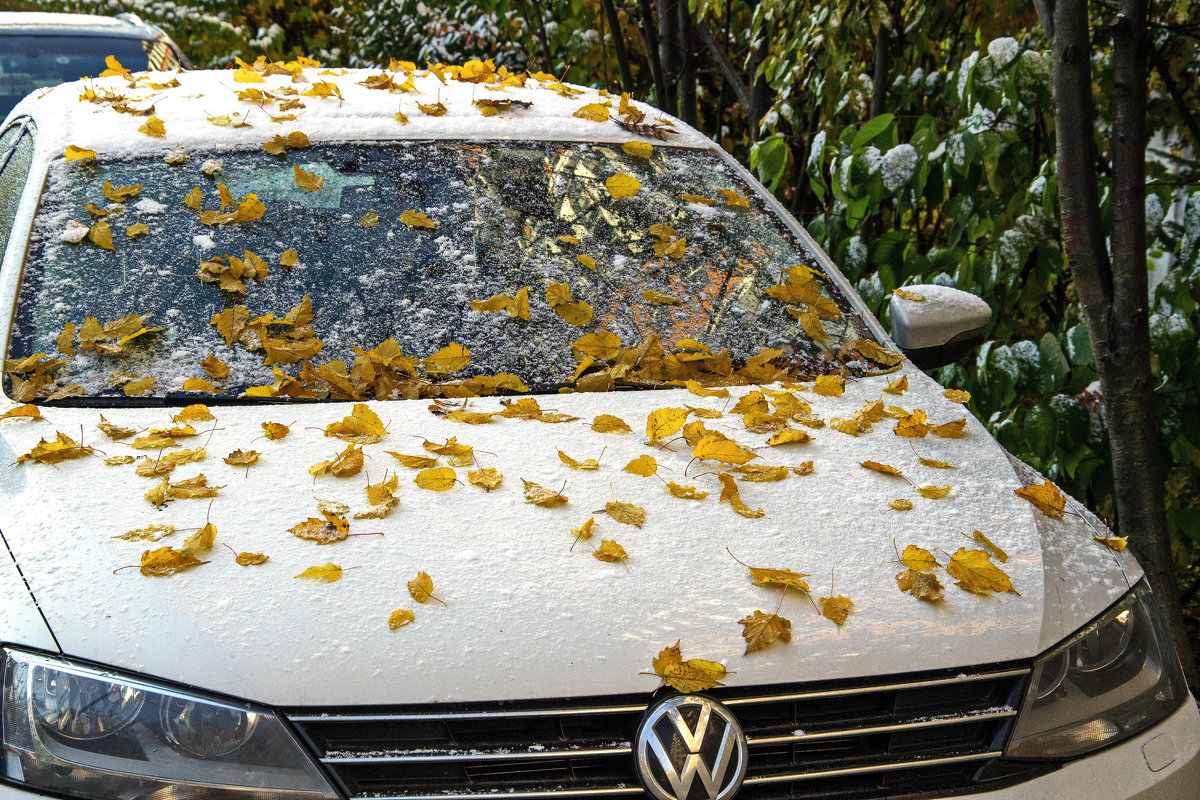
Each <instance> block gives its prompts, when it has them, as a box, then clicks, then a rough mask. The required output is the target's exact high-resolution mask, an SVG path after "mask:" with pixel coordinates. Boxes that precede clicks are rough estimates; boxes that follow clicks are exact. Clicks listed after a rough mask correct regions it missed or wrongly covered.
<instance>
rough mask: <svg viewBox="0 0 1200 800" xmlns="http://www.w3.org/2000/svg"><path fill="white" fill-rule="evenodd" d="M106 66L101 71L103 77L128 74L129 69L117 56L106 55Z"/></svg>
mask: <svg viewBox="0 0 1200 800" xmlns="http://www.w3.org/2000/svg"><path fill="white" fill-rule="evenodd" d="M104 66H105V67H106V69H105V70H104V71H103V72H101V73H100V77H101V78H110V77H112V76H114V75H128V74H129V70H127V69H125V67H123V66H121V62H120V61H117V57H116V56H112V55H108V56H105V57H104Z"/></svg>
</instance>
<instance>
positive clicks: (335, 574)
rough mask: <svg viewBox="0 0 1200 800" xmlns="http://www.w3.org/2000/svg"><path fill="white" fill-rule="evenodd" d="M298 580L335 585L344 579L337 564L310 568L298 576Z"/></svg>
mask: <svg viewBox="0 0 1200 800" xmlns="http://www.w3.org/2000/svg"><path fill="white" fill-rule="evenodd" d="M296 577H297V578H309V579H311V580H314V581H321V582H322V583H333V582H334V581H340V580H341V579H342V568H341V567H339V566H338V565H337V564H325V565H323V566H320V567H309V568H308V569H306V570H304V572H301V573H300V574H299V575H297V576H296Z"/></svg>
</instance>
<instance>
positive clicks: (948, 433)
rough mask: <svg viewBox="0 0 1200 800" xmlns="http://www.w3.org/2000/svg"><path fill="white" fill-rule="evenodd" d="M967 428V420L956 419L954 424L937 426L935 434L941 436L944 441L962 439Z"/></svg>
mask: <svg viewBox="0 0 1200 800" xmlns="http://www.w3.org/2000/svg"><path fill="white" fill-rule="evenodd" d="M966 427H967V418H966V417H963V418H962V419H956V420H954V421H953V422H947V423H944V424H942V425H935V426H934V427H933V432H934V433H935V434H936V435H938V436H941V437H942V438H943V439H960V438H962V435H963V431H964V430H965V429H966Z"/></svg>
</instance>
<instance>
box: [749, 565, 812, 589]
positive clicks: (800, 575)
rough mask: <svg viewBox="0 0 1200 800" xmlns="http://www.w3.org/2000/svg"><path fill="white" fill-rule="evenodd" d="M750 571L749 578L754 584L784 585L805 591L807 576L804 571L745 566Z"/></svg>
mask: <svg viewBox="0 0 1200 800" xmlns="http://www.w3.org/2000/svg"><path fill="white" fill-rule="evenodd" d="M746 569H748V570H749V571H750V579H751V581H752V582H753V583H754V585H755V586H785V587H789V588H792V589H797V590H799V591H801V592H807V591H808V590H809V589H808V582H807V581H805V580H804V579H805V578H807V577H808V573H806V572H794V571H792V570H790V569H767V568H765V567H746Z"/></svg>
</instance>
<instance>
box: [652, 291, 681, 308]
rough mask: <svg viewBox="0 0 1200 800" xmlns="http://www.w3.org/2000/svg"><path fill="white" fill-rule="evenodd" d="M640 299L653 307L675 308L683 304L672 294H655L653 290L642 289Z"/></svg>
mask: <svg viewBox="0 0 1200 800" xmlns="http://www.w3.org/2000/svg"><path fill="white" fill-rule="evenodd" d="M642 299H643V300H645V301H646V302H647V303H653V304H655V305H660V306H676V305H679V304H680V303H682V302H683V301H682V300H680V299H679V298H678V297H676V296H675V295H673V294H667V293H666V292H656V291H655V290H653V289H643V290H642Z"/></svg>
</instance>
